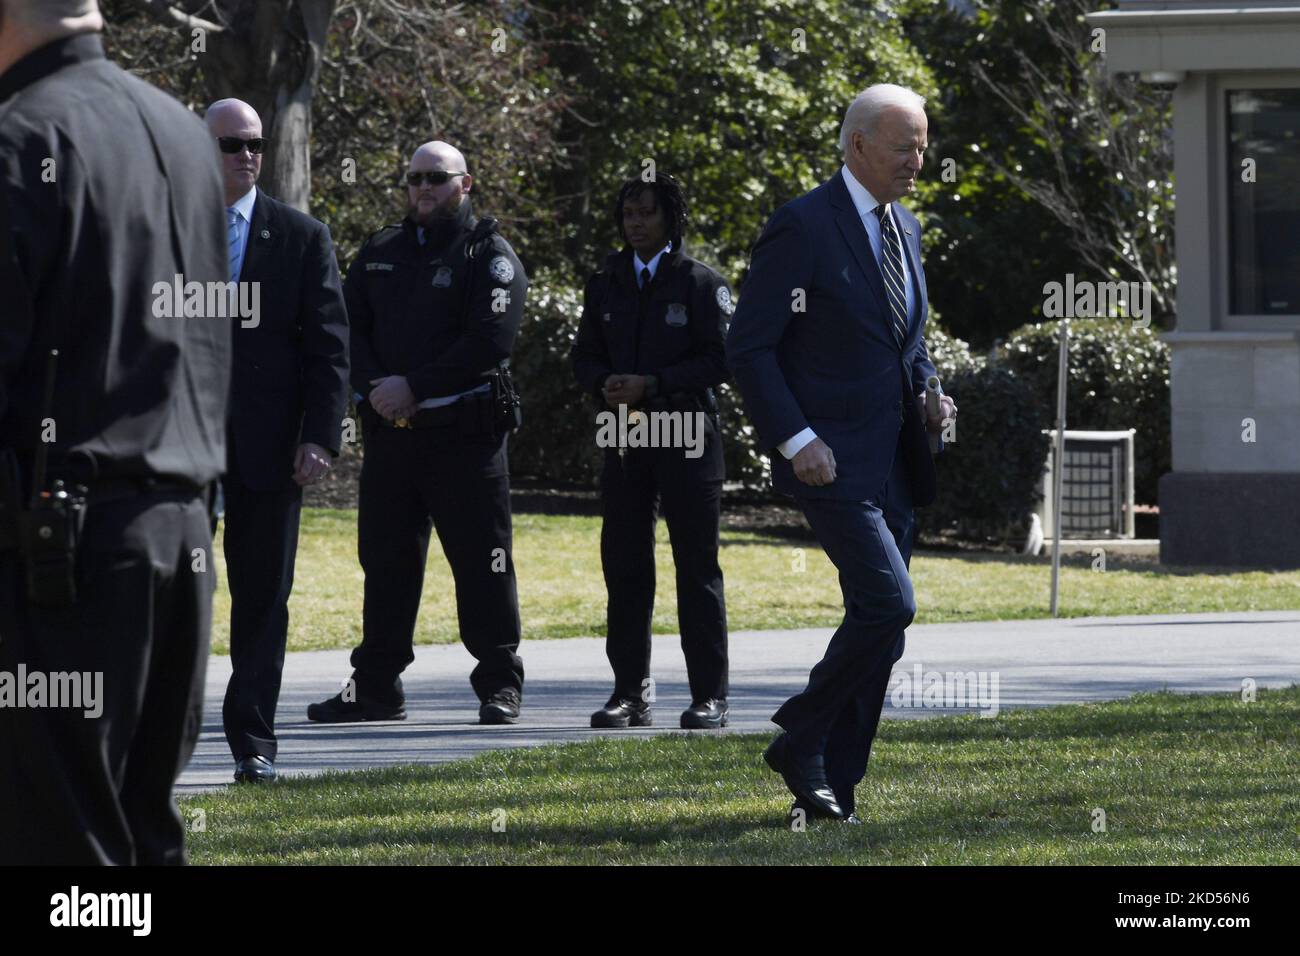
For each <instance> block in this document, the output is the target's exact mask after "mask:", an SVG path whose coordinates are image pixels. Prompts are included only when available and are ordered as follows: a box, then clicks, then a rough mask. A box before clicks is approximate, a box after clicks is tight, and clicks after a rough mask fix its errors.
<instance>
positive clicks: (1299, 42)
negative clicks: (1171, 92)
mask: <svg viewBox="0 0 1300 956" xmlns="http://www.w3.org/2000/svg"><path fill="white" fill-rule="evenodd" d="M1087 20H1088V24H1089V26H1092V27H1101V28H1103V29H1104V30H1105V31H1106V69H1107V70H1108V71H1109V72H1112V73H1143V74H1153V75H1152V76H1150V77H1149V78H1150V79H1152V80H1154V81H1156V82H1176V81H1177V80H1178V79H1180V78H1181V74H1185V73H1188V72H1192V71H1196V72H1227V71H1237V70H1297V71H1300V5H1297V4H1294V3H1287V4H1280V3H1256V4H1249V3H1241V4H1237V5H1235V6H1231V5H1226V4H1225V5H1209V4H1200V3H1185V2H1184V3H1123V4H1121V6H1120V8H1119V9H1117V10H1102V11H1098V12H1097V13H1090V14H1088V16H1087Z"/></svg>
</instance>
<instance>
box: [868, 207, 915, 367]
mask: <svg viewBox="0 0 1300 956" xmlns="http://www.w3.org/2000/svg"><path fill="white" fill-rule="evenodd" d="M872 211H873V212H874V213H875V214H876V218H877V219H879V220H880V246H881V250H882V255H881V257H880V273H881V275H882V276H884V279H885V292H886V293H887V294H888V297H889V312H890V316H891V318H892V319H893V322H892V323H890V324H891V326H892V327H893V331H894V339H895V340H896V341H897V342H898V347H899V348H900V349H901V348H902V347H903V342H904V341H905V340H906V339H907V293H906V292H905V291H904V290H905V288H906V287H905V286H904V285H903V282H904V279H903V246H902V243H901V242H899V239H898V229H897V228H896V227H895V226H894V217H893V216H891V215H889V203H880V204H879V205H877V206H876V208H875V209H874V210H872Z"/></svg>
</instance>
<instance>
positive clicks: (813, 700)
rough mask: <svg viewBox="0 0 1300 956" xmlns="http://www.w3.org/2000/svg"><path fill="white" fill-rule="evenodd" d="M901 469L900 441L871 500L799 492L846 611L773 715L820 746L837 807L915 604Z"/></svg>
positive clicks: (861, 770) (798, 739)
mask: <svg viewBox="0 0 1300 956" xmlns="http://www.w3.org/2000/svg"><path fill="white" fill-rule="evenodd" d="M907 471H908V469H907V465H906V463H905V456H904V454H903V449H902V446H901V445H900V446H899V448H898V451H897V452H896V454H895V457H894V466H893V469H892V470H891V472H890V475H889V479H888V480H887V481H886V483H885V487H884V489H883V490H882V492H881V494H880V495H879V496H878V497H877V498H876V499H875V500H868V501H843V500H836V499H831V498H801V499H799V504H800V506H801V507H802V509H803V512H804V515H805V516H806V517H807V518H808V523H809V524H810V525H812V529H813V531H814V533H815V534H816V535H817V540H818V541H819V542H821V545H822V547H823V548H824V549H825V550H826V555H827V557H829V558H830V559H831V562H832V563H833V564H834V565H835V568H836V570H838V571H839V575H840V590H841V591H842V592H843V594H844V612H845V613H844V620H843V622H842V623H841V624H840V626H839V628H837V629H836V631H835V633H834V634H833V635H832V636H831V640H830V644H829V645H828V646H827V648H826V654H825V656H824V657H823V658H822V660H821V661H820V662H819V663H818V664H817V666H816V667H814V668H813V669H812V673H811V674H810V675H809V678H808V686H807V687H806V688H805V689H804V690H803V691H802V692H801V693H799V694H796V695H795V696H794V697H791V698H790V699H789V700H788V701H786V702H785V703H784V704H783V705H782V706H781V708H780V709H779V710H778V711H777V712H776V714H775V715H773V717H772V720H773V721H774V722H775V723H777V724H779V725H780V726H781V727H783V728H785V730H786V732H787V733H788V734H789V741H790V744H791V745H792V746H794V747H796V748H798V749H801V750H809V751H819V752H822V753H823V754H824V757H825V761H826V777H827V780H828V781H829V782H830V785H831V788H832V789H833V790H834V791H835V798H836V800H837V801H838V802H839V804H840V806H841V807H843V808H844V810H845V812H852V810H853V807H854V796H853V789H854V787H856V786H857V784H858V782H859V781H861V780H862V778H863V776H864V775H865V774H866V770H867V760H868V758H869V757H870V756H871V742H872V740H873V738H874V737H875V735H876V728H877V726H878V724H879V722H880V712H881V708H882V707H883V706H884V702H885V691H886V688H887V686H888V684H889V675H890V671H891V669H892V668H893V665H894V662H895V661H897V660H898V659H899V658H901V657H902V656H903V647H904V638H903V631H904V628H906V627H907V625H909V624H910V623H911V622H912V618H913V616H914V615H915V614H916V601H915V598H914V596H913V593H912V580H911V578H910V577H909V575H908V563H909V562H910V560H911V557H912V541H913V534H914V524H913V516H912V497H911V492H910V490H909V489H910V485H909V481H908V473H907Z"/></svg>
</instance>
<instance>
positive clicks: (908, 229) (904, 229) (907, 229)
mask: <svg viewBox="0 0 1300 956" xmlns="http://www.w3.org/2000/svg"><path fill="white" fill-rule="evenodd" d="M903 232H905V233H907V234H908V235H909V236H910V235H911V234H912V227H911V226H904V227H903ZM262 235H266V233H262Z"/></svg>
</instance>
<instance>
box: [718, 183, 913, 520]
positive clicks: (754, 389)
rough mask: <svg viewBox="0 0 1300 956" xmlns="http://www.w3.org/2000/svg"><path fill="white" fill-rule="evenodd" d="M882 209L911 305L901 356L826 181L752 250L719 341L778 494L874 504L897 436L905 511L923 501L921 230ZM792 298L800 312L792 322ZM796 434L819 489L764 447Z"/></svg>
mask: <svg viewBox="0 0 1300 956" xmlns="http://www.w3.org/2000/svg"><path fill="white" fill-rule="evenodd" d="M894 210H895V212H896V214H897V221H898V224H899V228H900V230H901V231H902V240H903V248H904V254H905V255H906V256H907V264H908V267H909V269H910V270H911V275H912V282H913V290H914V294H915V295H916V301H917V304H918V307H917V309H915V310H914V314H915V315H916V316H918V318H917V319H915V320H913V321H912V322H911V323H910V325H909V328H908V334H907V338H906V340H905V342H904V344H903V349H902V351H901V352H900V350H899V347H898V344H897V342H896V341H895V339H894V336H893V333H892V332H891V330H890V326H889V319H888V315H889V303H888V300H887V298H886V295H885V286H884V280H883V279H882V277H881V275H880V266H879V264H878V263H877V262H876V259H875V256H874V255H873V254H872V250H871V240H870V239H869V238H868V237H867V230H866V227H865V226H863V224H862V220H861V219H860V218H859V216H858V211H857V209H856V208H855V207H854V205H853V199H852V197H851V196H850V195H849V190H848V187H847V186H846V185H845V184H844V179H843V177H842V175H841V173H840V172H839V171H838V170H837V171H836V173H835V175H834V176H832V177H831V178H830V179H829V180H828V181H827V182H825V183H823V184H822V185H821V186H818V187H817V188H816V189H814V190H813V191H812V192H810V193H807V194H805V195H803V196H800V197H799V198H798V199H795V200H793V201H791V202H789V203H787V204H786V205H784V206H782V207H781V208H780V209H778V210H777V211H776V213H775V214H774V215H773V216H772V218H771V220H770V221H769V222H768V224H767V228H766V229H765V230H764V231H763V235H762V236H761V237H760V238H759V240H758V242H757V243H756V244H755V246H754V252H753V258H752V260H751V262H750V267H749V274H748V276H747V278H746V279H745V284H744V287H743V288H742V290H741V294H740V303H739V305H738V306H737V308H736V314H735V317H734V318H733V319H732V323H731V328H730V330H729V332H728V334H727V361H728V363H729V364H730V366H731V368H732V370H733V372H734V374H735V377H736V384H737V385H738V386H739V388H740V392H741V395H742V396H743V398H744V401H745V408H746V410H747V411H748V412H749V417H750V420H751V421H752V422H753V424H754V427H755V428H756V429H757V430H758V434H759V438H760V439H761V441H762V443H763V445H764V447H766V448H768V449H770V452H769V454H770V457H771V460H772V483H773V485H775V487H776V489H777V490H778V491H782V492H785V493H786V494H791V495H795V496H798V497H808V498H811V497H821V498H843V499H851V500H859V501H860V500H865V499H868V498H875V497H876V496H877V495H878V494H879V493H880V490H881V488H882V486H883V485H884V483H885V480H886V478H888V476H889V471H890V468H891V466H892V465H893V461H894V453H895V450H896V449H897V448H898V447H899V437H900V433H901V436H902V439H903V442H902V445H903V448H904V452H905V454H907V455H908V463H909V465H910V466H911V467H910V474H911V477H912V495H913V500H914V503H915V504H917V505H925V504H928V503H929V502H931V501H933V500H934V495H935V476H934V461H933V459H932V457H931V454H930V446H929V440H928V438H927V437H926V431H925V426H924V423H923V422H922V421H921V418H920V416H918V415H917V413H916V410H915V403H914V401H912V400H911V396H915V395H916V394H917V393H919V392H921V391H922V390H923V389H924V388H925V382H926V379H927V378H928V377H929V376H930V375H933V374H934V366H933V365H932V364H931V363H930V357H929V354H928V353H927V351H926V348H925V341H924V338H923V333H924V330H925V316H926V309H927V302H926V289H925V273H924V270H923V269H922V267H921V244H920V239H921V228H920V225H919V224H918V223H917V221H916V219H915V217H913V216H912V215H911V214H910V213H909V212H907V211H906V210H905V209H903V208H902V207H901V206H899V205H898V204H897V203H895V204H894ZM798 290H802V294H803V311H797V308H798V305H799V300H798ZM806 427H811V428H812V429H813V431H815V432H816V433H817V437H818V438H820V439H822V441H824V442H826V444H827V445H829V446H830V449H831V451H832V452H834V454H835V462H836V479H835V481H834V482H832V483H831V484H829V485H825V486H821V487H815V486H812V485H807V484H804V483H803V482H801V481H800V480H799V479H798V478H796V477H795V475H794V469H793V468H792V467H791V464H790V462H789V461H787V460H786V458H785V456H784V455H782V454H781V453H780V451H778V450H777V448H776V446H777V445H778V444H780V443H781V442H783V441H785V440H786V439H788V438H793V437H794V436H795V435H796V434H798V433H799V432H800V431H802V430H803V429H804V428H806Z"/></svg>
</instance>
